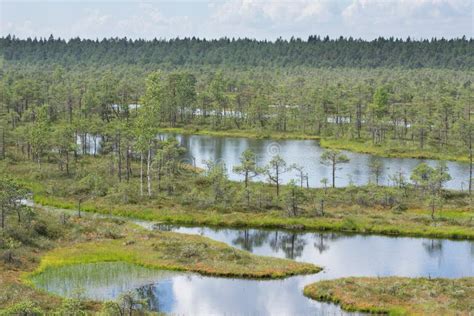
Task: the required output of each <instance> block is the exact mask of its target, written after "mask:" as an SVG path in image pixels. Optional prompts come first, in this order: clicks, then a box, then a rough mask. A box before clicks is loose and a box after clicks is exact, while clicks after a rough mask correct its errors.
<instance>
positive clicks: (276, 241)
mask: <svg viewBox="0 0 474 316" xmlns="http://www.w3.org/2000/svg"><path fill="white" fill-rule="evenodd" d="M305 245H306V241H305V240H304V239H303V238H302V236H301V235H300V234H297V233H291V232H288V233H287V232H279V233H278V232H275V234H274V237H273V238H272V240H271V241H270V246H271V247H272V249H273V250H275V251H278V250H280V249H281V250H282V251H283V252H284V253H285V257H286V258H288V259H295V258H298V257H301V254H302V253H303V249H304V246H305Z"/></svg>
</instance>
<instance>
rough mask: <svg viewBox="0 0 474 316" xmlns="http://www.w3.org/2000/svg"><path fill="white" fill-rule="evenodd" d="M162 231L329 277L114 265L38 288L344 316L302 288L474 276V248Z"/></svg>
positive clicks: (167, 304) (176, 309) (64, 275)
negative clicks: (260, 276)
mask: <svg viewBox="0 0 474 316" xmlns="http://www.w3.org/2000/svg"><path fill="white" fill-rule="evenodd" d="M138 224H141V225H142V226H144V227H147V228H151V227H152V225H150V223H146V222H138ZM155 229H161V230H167V231H175V232H179V233H186V234H198V235H202V236H206V237H209V238H212V239H214V240H218V241H222V242H225V243H227V244H229V245H231V246H234V247H237V248H240V249H244V250H247V251H250V252H252V253H254V254H258V255H264V256H273V257H280V258H289V259H294V260H298V261H303V262H312V263H315V264H317V265H321V266H323V267H324V268H325V269H324V270H323V272H321V273H318V274H313V275H305V276H295V277H290V278H287V279H283V280H260V281H257V280H243V279H230V278H215V277H205V276H201V275H198V274H193V273H176V272H166V271H165V272H164V271H150V270H147V269H143V268H137V267H135V268H133V267H130V266H129V265H126V264H120V263H114V264H115V265H116V266H107V264H105V266H104V264H96V265H93V266H90V265H81V266H72V267H63V268H60V269H59V270H57V269H55V270H53V271H49V272H46V273H45V274H43V275H40V279H36V281H35V282H36V284H37V285H38V286H39V287H41V288H44V289H46V290H48V291H51V292H53V293H56V294H60V295H64V296H70V295H72V293H74V289H76V288H82V289H83V293H85V294H86V296H87V297H88V298H92V299H102V300H103V299H113V298H116V297H118V296H119V295H120V293H123V292H124V291H127V290H131V289H135V290H136V291H137V293H139V295H140V296H141V297H143V298H146V299H148V302H149V304H150V307H151V308H152V309H153V310H156V311H161V312H166V313H173V314H186V315H189V314H191V315H223V314H226V315H343V314H348V313H345V312H343V311H342V310H341V309H340V308H339V307H338V306H336V305H334V304H327V303H320V302H316V301H313V300H310V299H308V298H306V297H304V296H303V294H302V290H303V287H304V286H305V285H307V284H309V283H311V282H315V281H318V280H322V279H333V278H339V277H347V276H394V275H397V276H407V277H422V276H423V277H433V278H435V277H446V278H458V277H466V276H474V242H473V241H454V240H446V239H426V238H407V237H385V236H374V235H357V234H354V235H347V234H340V233H314V232H307V233H296V232H290V231H278V230H260V229H227V228H226V229H215V228H208V227H178V226H172V225H155ZM109 264H110V263H109Z"/></svg>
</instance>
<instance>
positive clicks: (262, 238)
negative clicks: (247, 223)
mask: <svg viewBox="0 0 474 316" xmlns="http://www.w3.org/2000/svg"><path fill="white" fill-rule="evenodd" d="M269 235H270V232H268V231H261V230H252V231H251V230H249V229H244V230H239V231H238V235H237V237H236V238H235V239H234V240H232V244H233V245H235V246H240V247H242V249H245V250H247V251H250V252H253V248H254V247H260V246H262V245H263V244H264V243H265V242H266V241H267V239H268V236H269Z"/></svg>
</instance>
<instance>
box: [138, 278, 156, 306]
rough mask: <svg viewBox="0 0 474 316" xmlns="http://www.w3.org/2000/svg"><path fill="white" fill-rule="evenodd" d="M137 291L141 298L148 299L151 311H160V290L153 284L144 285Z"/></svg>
mask: <svg viewBox="0 0 474 316" xmlns="http://www.w3.org/2000/svg"><path fill="white" fill-rule="evenodd" d="M136 291H137V294H138V297H139V298H140V299H144V300H146V302H147V304H148V309H149V310H150V311H154V312H159V311H160V303H159V299H158V291H156V289H155V286H154V285H153V284H149V285H145V286H142V287H141V288H138V289H137V290H136Z"/></svg>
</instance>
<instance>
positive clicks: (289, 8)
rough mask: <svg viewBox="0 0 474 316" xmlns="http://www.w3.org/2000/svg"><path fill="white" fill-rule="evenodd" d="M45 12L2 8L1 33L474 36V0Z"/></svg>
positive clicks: (300, 1) (239, 0)
mask: <svg viewBox="0 0 474 316" xmlns="http://www.w3.org/2000/svg"><path fill="white" fill-rule="evenodd" d="M0 1H2V0H0ZM186 1H188V0H186ZM0 4H1V2H0ZM42 6H43V5H42V4H41V5H37V6H36V8H37V9H32V8H30V6H27V5H24V6H23V7H19V6H18V5H16V4H13V3H9V4H8V5H5V6H3V7H2V10H0V11H2V12H1V18H0V34H2V35H6V34H9V33H11V34H15V35H16V36H19V37H27V36H31V37H33V36H49V34H51V33H53V34H54V35H55V36H61V37H75V36H81V37H89V38H102V37H115V36H119V37H122V36H127V37H129V38H137V37H141V38H154V37H158V38H171V37H177V36H179V37H185V36H186V37H189V36H199V37H207V38H218V37H222V36H228V37H254V38H258V39H264V38H267V39H275V38H277V37H279V36H283V37H285V38H288V37H290V36H297V37H302V38H305V37H307V36H308V35H310V34H319V35H330V36H332V37H337V36H340V35H343V36H353V37H362V38H367V39H371V38H374V37H378V36H397V37H407V36H411V37H415V38H420V37H424V38H430V37H433V36H436V37H440V36H444V37H456V36H461V35H467V36H472V35H473V33H472V25H473V24H472V23H473V4H472V2H471V0H294V1H290V0H226V1H221V0H207V1H205V0H200V1H194V2H193V1H191V2H161V1H148V2H147V0H143V1H140V0H133V1H132V0H129V1H127V2H123V3H117V5H112V4H110V3H109V4H104V3H94V2H90V1H88V2H85V3H75V6H74V8H73V6H72V5H69V4H66V3H62V4H61V5H58V4H49V5H45V6H43V7H42ZM183 9H185V10H183ZM41 10H42V11H41ZM53 12H54V13H53ZM45 15H46V16H47V17H46V18H45ZM65 16H67V18H66V17H65Z"/></svg>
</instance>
